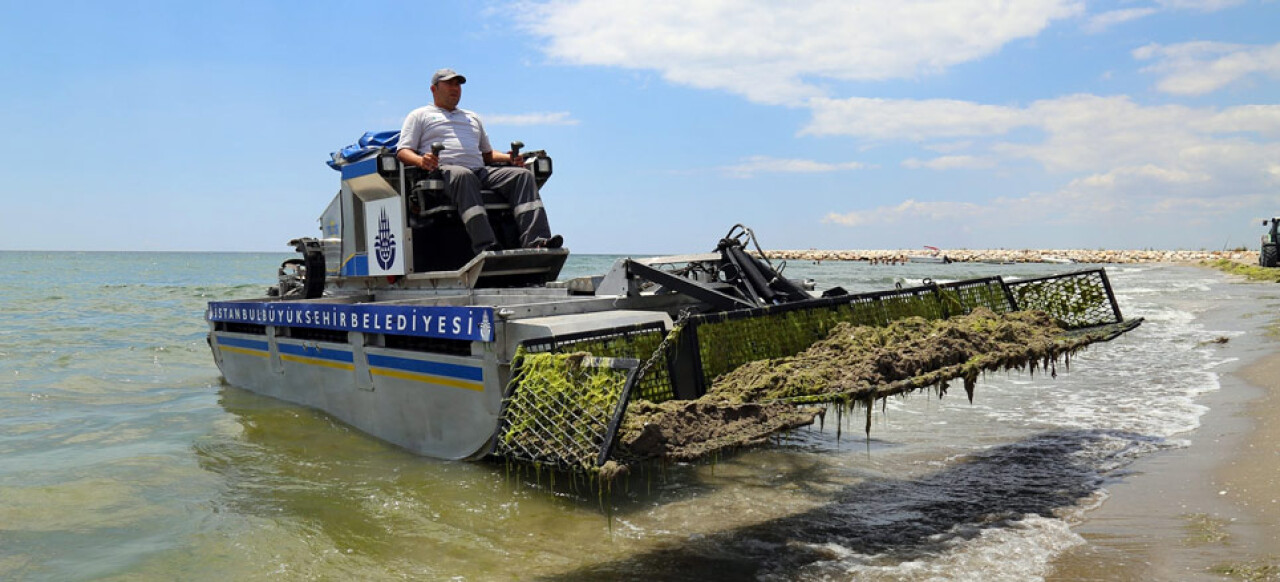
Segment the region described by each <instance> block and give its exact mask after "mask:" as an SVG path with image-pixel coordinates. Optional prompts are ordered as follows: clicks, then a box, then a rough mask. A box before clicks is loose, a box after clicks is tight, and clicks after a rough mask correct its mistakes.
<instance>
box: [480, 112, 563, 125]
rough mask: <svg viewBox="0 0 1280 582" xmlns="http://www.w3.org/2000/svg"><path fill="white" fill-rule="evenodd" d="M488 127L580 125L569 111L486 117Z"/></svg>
mask: <svg viewBox="0 0 1280 582" xmlns="http://www.w3.org/2000/svg"><path fill="white" fill-rule="evenodd" d="M484 122H485V124H487V125H578V120H576V119H573V118H572V117H569V112H567V111H557V112H547V113H517V114H500V113H499V114H493V115H485V116H484Z"/></svg>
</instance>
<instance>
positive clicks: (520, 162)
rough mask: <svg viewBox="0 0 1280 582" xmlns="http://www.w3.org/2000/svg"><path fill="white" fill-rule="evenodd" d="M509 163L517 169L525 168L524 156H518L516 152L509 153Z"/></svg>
mask: <svg viewBox="0 0 1280 582" xmlns="http://www.w3.org/2000/svg"><path fill="white" fill-rule="evenodd" d="M507 161H508V162H511V165H513V166H515V167H517V168H523V167H524V156H518V155H516V153H515V152H507Z"/></svg>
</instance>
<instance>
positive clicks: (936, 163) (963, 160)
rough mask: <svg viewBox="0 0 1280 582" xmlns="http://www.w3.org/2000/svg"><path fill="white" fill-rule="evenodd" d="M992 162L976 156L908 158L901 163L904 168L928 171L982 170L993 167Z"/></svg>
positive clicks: (993, 162) (993, 163)
mask: <svg viewBox="0 0 1280 582" xmlns="http://www.w3.org/2000/svg"><path fill="white" fill-rule="evenodd" d="M995 165H996V163H995V161H994V160H991V159H989V158H981V157H977V156H938V157H936V158H933V159H932V160H918V159H916V158H908V159H906V160H904V161H903V162H902V167H904V168H912V169H917V168H927V169H930V170H957V169H983V168H992V167H995Z"/></svg>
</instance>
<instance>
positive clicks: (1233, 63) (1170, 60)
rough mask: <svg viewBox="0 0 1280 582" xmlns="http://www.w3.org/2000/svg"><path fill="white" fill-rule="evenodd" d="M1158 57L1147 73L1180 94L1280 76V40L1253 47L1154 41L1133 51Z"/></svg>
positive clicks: (1145, 56)
mask: <svg viewBox="0 0 1280 582" xmlns="http://www.w3.org/2000/svg"><path fill="white" fill-rule="evenodd" d="M1133 56H1134V58H1136V59H1139V60H1155V63H1154V64H1153V65H1151V66H1150V67H1146V68H1144V69H1143V72H1151V73H1156V74H1158V75H1160V77H1161V78H1160V80H1159V81H1158V82H1157V84H1156V88H1158V89H1159V90H1161V91H1164V92H1166V93H1173V94H1176V95H1203V94H1205V93H1209V92H1212V91H1216V90H1218V89H1221V88H1223V87H1225V86H1227V85H1229V84H1231V83H1233V82H1236V81H1239V80H1240V79H1243V78H1245V77H1247V76H1249V75H1255V74H1264V75H1271V76H1273V77H1280V43H1276V44H1273V45H1269V46H1267V45H1263V46H1251V45H1239V44H1228V43H1220V42H1187V43H1181V44H1173V45H1159V44H1150V45H1146V46H1143V47H1141V48H1138V49H1136V50H1134V51H1133Z"/></svg>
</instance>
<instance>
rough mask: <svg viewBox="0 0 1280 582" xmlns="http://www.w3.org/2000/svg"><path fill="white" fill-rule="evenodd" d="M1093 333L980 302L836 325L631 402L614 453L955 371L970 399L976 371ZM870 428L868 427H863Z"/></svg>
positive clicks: (681, 444)
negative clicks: (669, 394)
mask: <svg viewBox="0 0 1280 582" xmlns="http://www.w3.org/2000/svg"><path fill="white" fill-rule="evenodd" d="M1104 339H1109V337H1105V336H1103V335H1101V334H1100V333H1094V334H1090V333H1075V334H1067V333H1064V331H1063V329H1062V328H1061V327H1060V326H1059V325H1058V324H1057V323H1056V322H1055V321H1054V319H1053V318H1052V317H1050V316H1049V315H1048V314H1046V313H1044V312H1038V311H1036V312H1015V313H1007V314H996V313H994V312H992V311H991V310H988V309H985V308H978V309H976V310H974V312H973V313H971V314H969V315H965V316H959V317H954V318H951V319H935V320H930V319H925V318H923V317H907V318H905V319H901V320H898V321H894V322H892V323H890V324H888V325H885V326H867V325H862V326H859V325H852V324H849V323H846V322H841V323H837V324H835V325H834V326H833V327H832V328H831V332H830V333H829V334H828V336H827V338H825V339H823V340H821V341H818V342H816V343H814V344H813V345H811V346H810V347H809V348H808V349H806V350H803V351H802V352H800V353H798V354H796V355H794V356H789V357H783V358H773V359H766V360H760V361H754V362H749V363H747V364H744V365H742V366H739V367H737V368H736V369H734V370H733V371H732V372H729V373H726V374H723V375H721V376H720V377H718V378H716V380H715V382H714V383H713V385H712V387H711V389H709V390H708V392H707V393H706V395H704V396H703V397H702V398H699V399H697V400H693V401H669V402H664V403H661V404H653V403H644V404H638V405H636V406H633V407H632V408H631V410H629V411H628V414H627V416H626V417H625V418H624V422H623V425H622V427H621V429H620V431H619V442H618V448H617V452H616V453H617V456H618V457H619V458H623V459H628V460H629V461H628V462H634V461H636V460H644V459H655V458H656V459H663V460H668V461H672V460H676V461H681V460H691V459H696V458H701V457H706V456H708V455H711V454H714V453H717V452H719V451H722V450H726V449H731V448H735V447H741V446H748V445H753V444H757V443H761V442H766V441H767V439H768V438H769V437H770V436H771V435H773V434H776V433H778V432H780V431H785V430H789V429H793V428H797V427H799V426H804V425H807V424H812V422H813V421H814V420H815V419H816V418H817V417H818V416H819V414H820V413H821V411H822V409H820V408H815V407H810V406H803V405H806V404H835V405H837V406H838V410H841V411H843V410H845V409H851V408H854V407H857V406H861V407H864V408H865V409H866V411H867V414H868V417H869V415H870V413H871V409H872V407H873V406H874V403H875V401H876V400H883V399H885V398H887V397H889V396H892V395H900V394H906V393H910V392H914V391H918V390H922V389H927V388H933V389H934V390H936V391H937V392H938V394H940V395H941V394H944V393H945V392H946V390H947V388H948V383H949V382H950V381H953V380H957V379H958V380H962V381H963V383H964V386H965V390H966V392H967V393H968V394H969V398H970V400H972V397H973V390H974V386H975V384H976V382H977V379H978V377H979V376H980V375H981V374H982V373H984V372H986V371H995V370H1009V369H1017V370H1029V371H1030V372H1031V373H1035V371H1036V370H1043V371H1045V372H1047V373H1048V374H1050V375H1056V372H1057V367H1056V365H1057V363H1058V361H1059V360H1063V359H1065V360H1066V363H1068V364H1069V358H1070V356H1071V354H1073V353H1074V352H1075V351H1077V350H1079V349H1080V348H1082V347H1084V346H1086V345H1088V344H1090V343H1094V342H1097V341H1103V340H1104ZM868 428H869V426H868Z"/></svg>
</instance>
